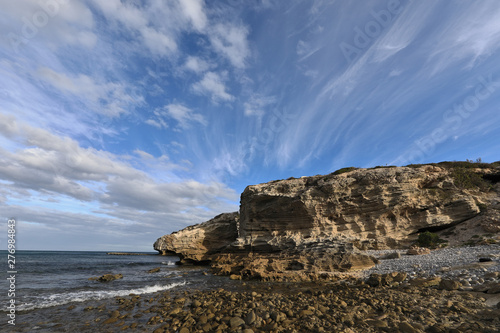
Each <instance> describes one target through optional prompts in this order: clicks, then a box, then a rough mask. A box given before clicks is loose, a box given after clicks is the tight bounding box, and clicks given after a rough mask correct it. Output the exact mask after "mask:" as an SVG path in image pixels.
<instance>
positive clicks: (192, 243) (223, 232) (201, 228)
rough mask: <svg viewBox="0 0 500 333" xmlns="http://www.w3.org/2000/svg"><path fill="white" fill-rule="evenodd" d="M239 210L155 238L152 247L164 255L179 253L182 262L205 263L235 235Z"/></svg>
mask: <svg viewBox="0 0 500 333" xmlns="http://www.w3.org/2000/svg"><path fill="white" fill-rule="evenodd" d="M238 220H239V214H238V213H224V214H220V215H218V216H216V217H214V218H213V219H211V220H209V221H207V222H204V223H200V224H196V225H193V226H189V227H187V228H185V229H182V230H180V231H177V232H174V233H172V234H170V235H165V236H163V237H160V238H158V239H157V240H156V242H155V243H154V245H153V247H154V249H155V250H156V251H158V252H160V254H163V255H175V256H179V258H180V259H181V262H182V263H188V262H196V263H204V262H206V261H207V260H208V261H209V260H210V255H211V254H213V253H216V252H217V251H220V250H222V249H224V248H226V247H227V246H228V245H229V244H230V243H231V242H234V240H235V239H236V238H237V237H238V230H237V224H238Z"/></svg>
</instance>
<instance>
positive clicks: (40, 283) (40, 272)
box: [0, 251, 209, 313]
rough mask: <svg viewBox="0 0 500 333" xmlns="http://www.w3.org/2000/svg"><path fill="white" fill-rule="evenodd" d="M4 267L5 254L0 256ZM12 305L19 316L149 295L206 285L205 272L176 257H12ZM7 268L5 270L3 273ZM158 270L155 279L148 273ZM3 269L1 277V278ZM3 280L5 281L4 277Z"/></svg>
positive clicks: (1, 300)
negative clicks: (182, 263) (105, 277)
mask: <svg viewBox="0 0 500 333" xmlns="http://www.w3.org/2000/svg"><path fill="white" fill-rule="evenodd" d="M0 253H1V255H2V256H3V258H5V263H7V251H0ZM15 256H16V270H17V274H15V275H16V281H15V286H16V288H15V289H16V291H15V298H14V299H15V304H16V311H17V312H18V313H20V312H21V313H22V312H26V311H34V310H37V309H43V308H50V307H54V306H58V305H64V304H68V303H79V302H86V301H93V300H102V299H109V298H113V297H116V296H126V295H129V294H131V293H133V294H138V295H140V294H148V293H153V292H157V291H163V290H168V289H175V288H182V287H189V286H196V287H197V288H198V287H202V286H203V285H205V284H208V283H209V278H207V276H205V275H204V274H203V272H204V270H203V269H200V268H193V267H183V266H178V265H175V262H176V261H177V260H178V258H177V257H168V256H160V255H157V254H153V253H152V255H108V254H106V252H61V251H16V254H15ZM6 266H7V265H5V267H6ZM157 267H160V271H159V272H158V273H147V271H148V270H150V269H153V268H157ZM6 271H7V269H6V270H5V271H4V272H6ZM107 273H112V274H122V275H123V278H122V279H119V280H114V281H110V282H99V281H91V280H89V278H91V277H97V276H101V275H103V274H107ZM8 275H10V274H6V277H9V276H8ZM0 288H1V292H0V304H1V307H0V310H1V311H2V312H4V311H7V305H9V301H10V299H12V297H9V296H8V289H9V281H8V280H7V279H6V278H4V279H2V281H1V283H0Z"/></svg>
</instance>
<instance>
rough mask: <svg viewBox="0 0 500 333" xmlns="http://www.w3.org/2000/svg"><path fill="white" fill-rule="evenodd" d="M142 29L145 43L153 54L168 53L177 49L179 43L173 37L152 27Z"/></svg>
mask: <svg viewBox="0 0 500 333" xmlns="http://www.w3.org/2000/svg"><path fill="white" fill-rule="evenodd" d="M140 31H141V35H142V37H143V42H144V44H146V46H147V47H148V48H149V49H150V50H151V52H152V53H153V54H157V55H166V54H170V53H172V52H175V51H177V43H176V42H175V41H174V40H173V38H172V37H170V36H168V35H166V34H164V33H162V32H160V31H157V30H155V29H152V28H150V27H143V28H141V30H140Z"/></svg>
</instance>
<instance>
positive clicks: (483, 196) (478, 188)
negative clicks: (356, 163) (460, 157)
mask: <svg viewBox="0 0 500 333" xmlns="http://www.w3.org/2000/svg"><path fill="white" fill-rule="evenodd" d="M499 181H500V163H498V162H497V163H493V164H484V163H469V162H443V163H439V164H431V165H414V166H409V167H379V168H374V169H355V168H345V169H341V170H338V171H336V172H334V173H332V174H329V175H326V176H313V177H302V178H298V179H295V178H291V179H287V180H279V181H272V182H269V183H266V184H259V185H253V186H248V187H247V188H246V189H245V191H244V192H243V193H242V195H241V206H240V216H239V218H238V215H237V213H232V214H223V215H219V216H218V217H216V218H214V219H213V220H211V221H208V222H206V223H202V224H200V225H197V226H193V227H188V228H186V229H184V230H181V231H179V232H176V233H173V234H171V235H167V236H163V237H161V238H160V239H158V240H157V242H156V243H155V246H154V247H155V249H156V250H158V251H160V252H161V253H163V254H168V253H175V254H177V255H179V256H180V257H181V258H182V260H183V261H184V262H186V261H195V262H200V261H206V262H209V261H212V265H213V267H214V269H215V270H216V272H219V273H221V274H241V275H247V276H250V277H252V276H257V277H262V276H263V275H266V274H267V275H269V272H272V271H274V272H275V271H279V270H281V271H305V272H314V273H318V272H328V271H332V270H350V269H359V268H366V267H369V266H370V265H373V264H374V263H375V260H374V259H373V258H370V257H368V256H365V255H364V254H362V253H360V252H359V251H358V250H357V249H369V248H376V249H377V248H379V249H380V248H396V247H404V246H406V245H408V244H409V242H411V241H412V240H414V238H415V237H416V235H417V234H418V233H419V232H422V231H424V230H430V231H437V230H443V229H447V228H450V227H453V226H457V225H459V224H461V223H464V222H467V221H474V223H475V224H476V225H478V224H484V225H485V228H486V225H488V226H489V228H490V230H496V229H495V228H500V222H499V215H500V214H499V212H500V183H499ZM249 253H251V254H252V255H251V256H249V255H248V254H249ZM249 258H251V259H249ZM231 261H233V262H237V261H238V262H239V264H238V265H236V264H233V265H232V266H231V265H229V266H228V265H227V264H228V263H229V262H231ZM256 262H259V263H260V264H258V265H255V263H256ZM257 266H258V267H257ZM250 267H253V268H252V269H249V268H250ZM262 267H268V269H264V271H262ZM259 269H260V270H259Z"/></svg>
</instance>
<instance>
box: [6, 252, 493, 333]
mask: <svg viewBox="0 0 500 333" xmlns="http://www.w3.org/2000/svg"><path fill="white" fill-rule="evenodd" d="M369 252H370V253H371V254H372V255H374V256H377V257H379V258H380V259H381V260H380V263H379V264H378V265H376V266H375V267H373V268H371V269H369V270H365V271H361V272H355V273H352V274H347V275H345V276H343V278H340V277H337V278H334V279H331V280H324V281H317V282H266V281H241V280H238V281H234V280H230V279H228V278H219V279H226V280H225V281H226V282H227V283H226V282H225V283H223V284H222V285H223V287H221V286H220V285H219V286H218V287H211V288H204V289H196V288H195V289H191V288H183V289H181V290H171V291H167V292H159V293H154V294H145V295H129V296H126V297H116V298H114V299H110V300H107V301H99V302H88V303H75V304H72V305H69V306H68V305H66V306H64V307H58V308H57V309H42V310H44V311H46V312H47V314H48V315H47V317H46V319H45V320H44V321H43V322H36V323H25V324H24V325H23V324H21V325H19V326H17V327H16V329H14V330H13V331H12V332H32V331H37V332H68V331H78V332H96V331H98V332H123V331H124V332H127V331H131V332H155V333H160V332H182V333H188V332H200V333H201V332H245V333H251V332H349V333H352V332H415V333H419V332H443V333H445V332H446V333H452V332H500V288H499V287H500V246H499V245H484V246H475V247H457V248H450V249H441V250H435V251H432V252H431V253H430V254H427V255H420V256H409V255H405V254H404V253H400V255H401V257H400V258H396V259H382V258H384V257H386V256H387V255H388V254H390V253H394V251H369ZM486 258H488V259H490V260H491V261H484V260H483V261H480V259H486ZM465 281H469V284H470V287H468V286H466V284H465V283H464V282H465ZM221 282H222V281H221ZM111 283H112V282H111ZM495 288H496V289H495ZM20 317H21V318H22V317H24V316H23V315H22V314H21V315H20ZM68 323H71V324H69V326H68ZM70 328H71V329H70Z"/></svg>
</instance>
